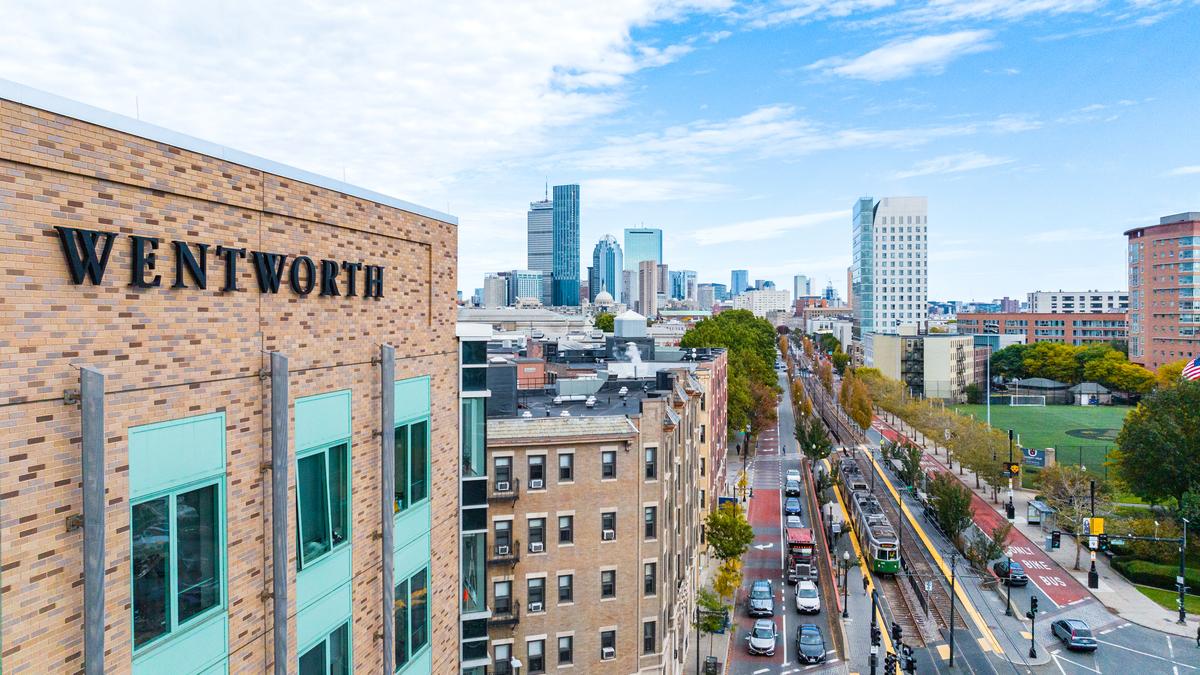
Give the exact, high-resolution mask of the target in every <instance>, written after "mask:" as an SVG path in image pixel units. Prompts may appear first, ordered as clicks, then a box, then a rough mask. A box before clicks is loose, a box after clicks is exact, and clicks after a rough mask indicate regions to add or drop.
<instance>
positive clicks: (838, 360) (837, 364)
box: [829, 349, 850, 375]
mask: <svg viewBox="0 0 1200 675" xmlns="http://www.w3.org/2000/svg"><path fill="white" fill-rule="evenodd" d="M829 358H830V360H831V361H833V369H834V370H836V371H837V374H838V375H844V374H845V373H846V366H847V365H848V364H849V363H850V355H849V354H847V353H846V352H843V351H842V350H840V349H839V350H838V351H836V352H834V353H833V356H831V357H829Z"/></svg>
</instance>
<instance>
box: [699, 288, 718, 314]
mask: <svg viewBox="0 0 1200 675" xmlns="http://www.w3.org/2000/svg"><path fill="white" fill-rule="evenodd" d="M696 304H697V305H698V306H699V307H700V308H701V309H709V310H711V309H712V306H713V305H715V304H717V293H716V289H715V288H713V285H712V284H700V285H699V286H697V287H696Z"/></svg>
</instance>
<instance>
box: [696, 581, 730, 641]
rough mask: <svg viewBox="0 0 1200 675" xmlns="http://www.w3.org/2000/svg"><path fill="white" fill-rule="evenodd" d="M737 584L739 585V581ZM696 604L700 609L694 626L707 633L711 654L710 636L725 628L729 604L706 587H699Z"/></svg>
mask: <svg viewBox="0 0 1200 675" xmlns="http://www.w3.org/2000/svg"><path fill="white" fill-rule="evenodd" d="M739 585H741V584H740V582H739ZM735 588H736V587H735ZM696 606H697V607H698V608H699V609H700V611H699V612H698V614H699V621H697V622H696V624H695V626H696V628H697V630H699V631H700V632H701V633H704V634H706V635H708V654H709V656H712V636H713V634H714V633H719V632H721V631H723V630H725V625H726V623H727V618H728V613H729V606H728V605H726V604H725V603H724V602H723V601H722V600H721V596H720V595H718V594H717V593H716V592H715V591H710V590H709V589H707V588H701V589H700V593H699V594H698V595H697V596H696ZM697 647H699V645H697Z"/></svg>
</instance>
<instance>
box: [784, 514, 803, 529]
mask: <svg viewBox="0 0 1200 675" xmlns="http://www.w3.org/2000/svg"><path fill="white" fill-rule="evenodd" d="M793 527H804V523H802V522H800V516H788V517H787V528H788V529H789V530H790V529H792V528H793Z"/></svg>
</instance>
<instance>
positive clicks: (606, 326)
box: [592, 312, 616, 333]
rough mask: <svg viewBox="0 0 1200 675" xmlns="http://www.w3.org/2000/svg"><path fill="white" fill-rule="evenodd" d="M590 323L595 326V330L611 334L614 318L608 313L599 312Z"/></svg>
mask: <svg viewBox="0 0 1200 675" xmlns="http://www.w3.org/2000/svg"><path fill="white" fill-rule="evenodd" d="M592 323H593V324H594V325H595V326H596V330H602V331H604V332H605V333H611V332H613V326H614V325H615V323H616V317H614V316H613V315H612V314H609V313H608V312H601V313H599V314H597V315H596V316H595V317H594V318H593V319H592Z"/></svg>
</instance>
